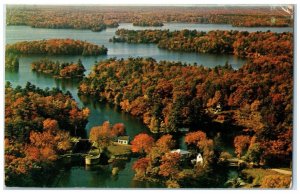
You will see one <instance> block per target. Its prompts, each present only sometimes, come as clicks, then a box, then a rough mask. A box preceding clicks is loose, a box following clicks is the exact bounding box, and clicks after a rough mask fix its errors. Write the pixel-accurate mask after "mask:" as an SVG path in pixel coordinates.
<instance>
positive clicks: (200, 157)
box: [191, 153, 203, 165]
mask: <svg viewBox="0 0 300 194" xmlns="http://www.w3.org/2000/svg"><path fill="white" fill-rule="evenodd" d="M191 162H192V164H196V163H200V164H201V165H203V157H202V155H201V154H200V153H198V155H197V157H196V158H195V159H193V160H191Z"/></svg>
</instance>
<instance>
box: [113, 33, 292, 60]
mask: <svg viewBox="0 0 300 194" xmlns="http://www.w3.org/2000/svg"><path fill="white" fill-rule="evenodd" d="M116 35H117V37H113V38H111V39H110V41H111V42H127V43H154V44H157V45H158V47H159V48H163V49H168V50H172V51H183V52H196V53H215V54H234V55H236V56H239V57H246V58H256V57H259V55H281V54H282V53H287V55H288V56H292V44H291V42H292V40H293V33H289V32H284V33H275V32H252V33H249V32H246V31H233V30H231V31H222V30H212V31H209V32H204V31H196V30H180V31H172V32H171V31H169V30H127V29H119V30H117V31H116ZM258 40H259V41H258ZM249 41H253V42H255V44H251V43H250V42H249ZM256 41H258V42H256ZM275 48H276V49H275Z"/></svg>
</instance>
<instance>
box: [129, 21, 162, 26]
mask: <svg viewBox="0 0 300 194" xmlns="http://www.w3.org/2000/svg"><path fill="white" fill-rule="evenodd" d="M132 25H134V26H154V27H161V26H163V25H164V24H163V23H162V22H157V21H134V22H133V23H132Z"/></svg>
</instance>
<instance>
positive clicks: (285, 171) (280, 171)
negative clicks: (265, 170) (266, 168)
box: [270, 168, 292, 175]
mask: <svg viewBox="0 0 300 194" xmlns="http://www.w3.org/2000/svg"><path fill="white" fill-rule="evenodd" d="M270 170H274V171H276V172H279V173H281V174H286V175H292V171H289V170H282V169H278V168H272V169H270Z"/></svg>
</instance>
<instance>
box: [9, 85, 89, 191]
mask: <svg viewBox="0 0 300 194" xmlns="http://www.w3.org/2000/svg"><path fill="white" fill-rule="evenodd" d="M88 115H89V109H86V108H85V109H80V108H78V106H77V103H76V102H75V100H73V99H72V97H71V95H70V94H69V93H66V94H63V93H62V92H61V91H60V90H58V89H52V90H49V89H45V90H42V89H40V88H37V87H36V86H34V85H32V84H30V83H29V82H28V83H27V84H26V86H25V87H24V88H22V87H20V86H17V87H16V88H12V86H11V84H10V83H9V82H7V83H6V86H5V183H6V185H7V186H33V185H35V184H36V183H37V182H39V183H40V182H41V181H44V183H45V184H46V183H47V181H48V179H50V178H51V176H53V174H52V172H54V171H56V170H58V168H54V167H55V162H56V161H57V159H58V158H59V155H61V154H64V153H66V152H67V151H68V150H69V149H70V148H71V142H70V136H71V135H72V136H80V135H82V134H84V133H85V131H84V128H85V125H86V124H87V118H88ZM36 186H41V185H36Z"/></svg>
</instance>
